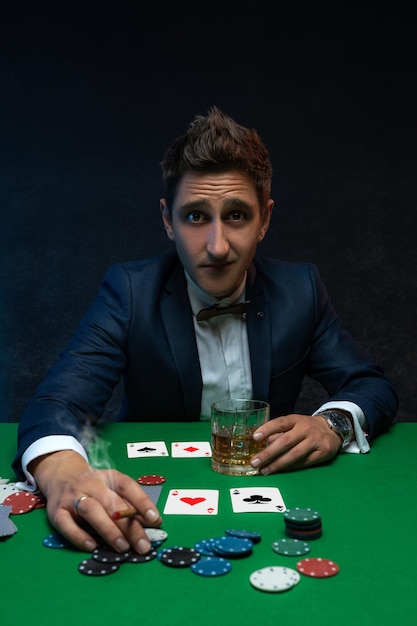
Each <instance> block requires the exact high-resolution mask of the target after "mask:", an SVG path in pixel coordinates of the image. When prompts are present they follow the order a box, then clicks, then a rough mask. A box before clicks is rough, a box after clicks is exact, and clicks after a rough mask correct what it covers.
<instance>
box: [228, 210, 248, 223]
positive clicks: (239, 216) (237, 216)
mask: <svg viewBox="0 0 417 626" xmlns="http://www.w3.org/2000/svg"><path fill="white" fill-rule="evenodd" d="M244 218H245V215H244V214H243V213H242V211H232V212H231V214H230V219H232V220H233V221H235V222H239V221H240V220H243V219H244Z"/></svg>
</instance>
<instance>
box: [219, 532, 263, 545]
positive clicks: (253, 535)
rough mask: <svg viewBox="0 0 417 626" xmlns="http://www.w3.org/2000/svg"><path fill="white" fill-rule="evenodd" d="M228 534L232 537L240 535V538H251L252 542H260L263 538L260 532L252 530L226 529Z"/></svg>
mask: <svg viewBox="0 0 417 626" xmlns="http://www.w3.org/2000/svg"><path fill="white" fill-rule="evenodd" d="M225 533H226V535H231V536H232V537H239V538H240V539H249V540H250V541H252V543H259V541H260V540H261V535H260V533H257V532H254V531H252V530H239V529H231V530H225Z"/></svg>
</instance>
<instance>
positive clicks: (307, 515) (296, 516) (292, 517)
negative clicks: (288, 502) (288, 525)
mask: <svg viewBox="0 0 417 626" xmlns="http://www.w3.org/2000/svg"><path fill="white" fill-rule="evenodd" d="M284 520H285V521H290V522H293V523H298V524H302V525H304V524H305V523H306V522H316V521H320V520H321V516H320V513H319V512H318V511H315V510H314V509H311V508H309V507H306V508H301V507H299V506H296V507H294V508H292V509H287V510H286V511H284Z"/></svg>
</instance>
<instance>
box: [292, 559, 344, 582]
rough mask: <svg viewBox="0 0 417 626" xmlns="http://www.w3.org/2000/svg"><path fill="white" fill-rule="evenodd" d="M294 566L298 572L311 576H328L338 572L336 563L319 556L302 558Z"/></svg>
mask: <svg viewBox="0 0 417 626" xmlns="http://www.w3.org/2000/svg"><path fill="white" fill-rule="evenodd" d="M296 567H297V570H298V571H299V572H300V574H304V575H305V576H311V577H313V578H328V577H329V576H335V575H336V574H338V573H339V566H338V565H337V563H335V562H334V561H330V559H322V558H321V557H317V558H307V559H303V560H302V561H298V563H297V565H296Z"/></svg>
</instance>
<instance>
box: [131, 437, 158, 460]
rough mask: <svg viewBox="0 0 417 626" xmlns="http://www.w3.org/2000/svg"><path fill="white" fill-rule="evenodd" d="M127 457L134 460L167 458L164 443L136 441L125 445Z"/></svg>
mask: <svg viewBox="0 0 417 626" xmlns="http://www.w3.org/2000/svg"><path fill="white" fill-rule="evenodd" d="M127 456H128V457H129V459H135V458H140V457H145V456H168V450H167V447H166V444H165V441H138V442H136V443H128V444H127Z"/></svg>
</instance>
